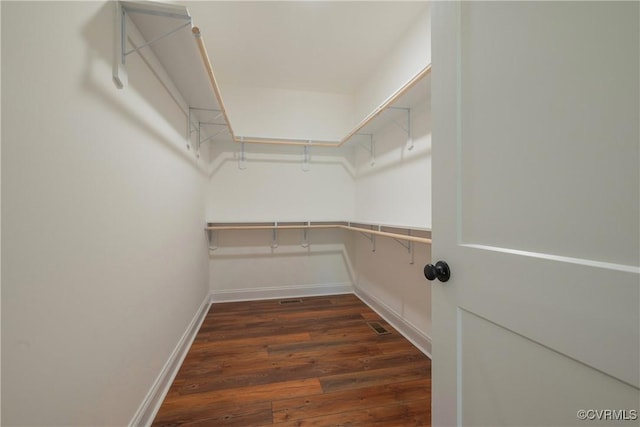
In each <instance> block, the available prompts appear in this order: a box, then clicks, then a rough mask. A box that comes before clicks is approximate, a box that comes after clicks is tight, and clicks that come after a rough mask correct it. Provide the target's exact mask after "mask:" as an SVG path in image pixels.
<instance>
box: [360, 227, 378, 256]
mask: <svg viewBox="0 0 640 427" xmlns="http://www.w3.org/2000/svg"><path fill="white" fill-rule="evenodd" d="M360 233H361V234H362V235H363V236H364V237H366V238H367V240H369V241H370V242H371V252H375V251H376V235H375V234H369V233H367V232H366V231H360Z"/></svg>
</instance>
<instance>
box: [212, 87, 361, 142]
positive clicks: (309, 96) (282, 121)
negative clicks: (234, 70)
mask: <svg viewBox="0 0 640 427" xmlns="http://www.w3.org/2000/svg"><path fill="white" fill-rule="evenodd" d="M221 90H222V96H223V99H224V102H225V106H226V108H227V110H228V114H229V120H230V121H231V123H232V125H233V130H234V132H235V134H236V135H237V136H247V137H250V136H260V137H263V138H288V139H303V140H306V139H311V140H314V141H339V140H340V139H341V138H342V137H343V136H344V135H346V134H347V132H349V131H350V130H351V129H352V128H353V126H354V120H355V119H354V104H353V103H354V99H353V97H352V96H351V95H350V94H338V93H323V92H309V91H300V90H288V89H279V88H264V87H253V88H252V87H246V86H237V85H233V84H226V85H223V86H222V89H221Z"/></svg>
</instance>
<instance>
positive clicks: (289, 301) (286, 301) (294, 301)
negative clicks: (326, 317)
mask: <svg viewBox="0 0 640 427" xmlns="http://www.w3.org/2000/svg"><path fill="white" fill-rule="evenodd" d="M301 303H302V300H301V299H300V298H296V299H283V300H280V304H281V305H287V304H301Z"/></svg>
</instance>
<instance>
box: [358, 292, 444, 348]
mask: <svg viewBox="0 0 640 427" xmlns="http://www.w3.org/2000/svg"><path fill="white" fill-rule="evenodd" d="M354 293H355V294H356V295H357V296H358V298H360V299H361V300H362V301H364V303H365V304H367V305H368V306H369V307H370V308H371V309H372V310H373V311H375V312H376V313H378V314H379V315H380V316H381V317H382V318H383V319H384V320H386V321H387V322H389V324H390V325H391V326H393V327H394V328H395V329H396V330H397V331H398V332H399V333H400V334H402V336H404V337H405V338H406V339H408V340H409V341H411V343H412V344H413V345H415V346H416V347H417V348H418V349H419V350H420V351H421V352H423V353H424V354H426V355H427V356H428V357H429V359H431V337H430V336H428V335H427V334H425V333H424V332H422V331H420V330H418V329H417V328H416V327H415V326H413V325H412V324H411V323H409V322H407V321H406V320H404V319H403V318H402V317H401V316H400V315H399V314H397V313H396V312H395V311H393V310H392V309H391V308H389V307H388V306H387V305H386V304H384V303H383V302H382V301H380V300H379V299H377V298H376V297H374V296H372V295H370V294H368V293H367V292H366V291H364V290H362V289H358V288H355V292H354Z"/></svg>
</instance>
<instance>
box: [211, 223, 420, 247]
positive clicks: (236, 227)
mask: <svg viewBox="0 0 640 427" xmlns="http://www.w3.org/2000/svg"><path fill="white" fill-rule="evenodd" d="M314 228H315V229H319V228H324V229H327V228H341V229H343V230H350V231H359V232H362V233H366V234H374V235H376V236H384V237H391V238H394V239H398V240H406V241H408V242H416V243H424V244H427V245H430V244H431V239H430V238H427V237H418V236H408V235H406V234H398V233H390V232H388V231H379V230H371V229H369V228H362V227H353V226H349V225H338V224H326V225H313V224H312V225H305V224H300V225H275V224H274V225H219V226H216V225H213V226H207V227H206V228H205V230H210V231H219V230H274V229H277V230H304V229H314ZM398 228H401V227H398Z"/></svg>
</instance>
